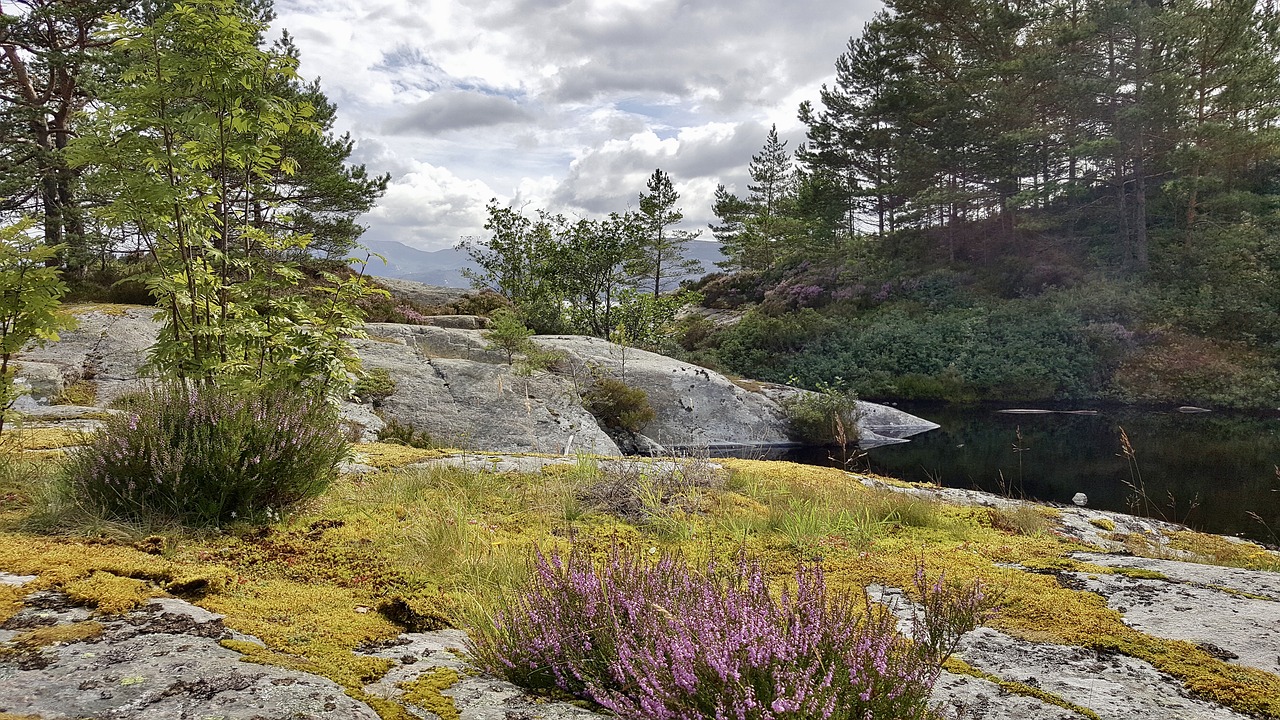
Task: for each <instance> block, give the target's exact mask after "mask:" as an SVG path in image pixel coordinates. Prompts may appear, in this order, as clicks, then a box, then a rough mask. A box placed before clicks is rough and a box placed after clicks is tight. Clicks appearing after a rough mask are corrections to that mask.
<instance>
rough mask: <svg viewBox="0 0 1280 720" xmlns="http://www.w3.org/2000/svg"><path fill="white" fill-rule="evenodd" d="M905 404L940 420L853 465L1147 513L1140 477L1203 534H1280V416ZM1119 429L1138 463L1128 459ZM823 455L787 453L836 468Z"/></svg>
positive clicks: (1154, 505) (1162, 503)
mask: <svg viewBox="0 0 1280 720" xmlns="http://www.w3.org/2000/svg"><path fill="white" fill-rule="evenodd" d="M899 407H901V408H902V409H903V410H906V411H908V412H911V413H914V414H916V415H919V416H920V417H923V418H927V419H929V420H932V421H934V422H936V423H938V424H940V425H942V427H941V428H940V429H938V430H934V431H931V432H928V433H925V434H922V435H917V436H916V437H914V438H912V440H911V442H909V443H906V444H903V445H891V446H886V447H881V448H875V449H873V450H871V451H869V452H868V454H867V457H865V458H863V459H861V460H860V461H858V462H857V465H856V466H857V467H859V468H863V469H865V468H868V466H869V469H870V470H871V471H873V472H877V473H881V474H884V475H889V476H892V477H898V478H902V479H904V480H912V481H920V482H926V481H931V482H937V483H940V484H942V485H946V486H948V487H959V488H977V489H981V490H986V491H989V492H996V493H999V492H1002V491H1003V492H1006V493H1008V494H1012V495H1014V496H1021V497H1027V498H1031V499H1037V500H1048V501H1054V502H1060V503H1069V502H1071V497H1072V496H1073V495H1075V494H1076V493H1077V492H1083V493H1085V494H1086V495H1088V496H1089V506H1090V507H1094V508H1101V509H1105V510H1116V511H1120V512H1135V511H1137V512H1139V513H1141V507H1135V503H1140V500H1139V498H1137V497H1136V493H1135V491H1134V490H1133V489H1132V488H1130V487H1128V486H1127V485H1126V482H1127V483H1131V484H1135V485H1136V484H1138V474H1140V476H1141V482H1142V485H1143V486H1145V490H1146V497H1147V498H1148V501H1149V503H1148V507H1149V508H1150V511H1149V512H1147V513H1146V514H1149V515H1151V516H1153V517H1163V518H1164V519H1167V520H1171V521H1175V522H1183V523H1186V524H1188V525H1191V526H1192V527H1194V528H1196V529H1198V530H1204V531H1206V532H1213V533H1221V534H1225V535H1241V536H1245V537H1250V538H1253V539H1255V540H1261V541H1264V542H1270V543H1278V542H1280V539H1277V537H1276V536H1277V535H1280V480H1278V479H1277V477H1276V469H1275V468H1276V465H1278V464H1280V413H1272V414H1271V415H1270V416H1258V415H1242V414H1228V413H1219V412H1214V413H1207V414H1194V415H1188V414H1183V413H1179V412H1177V411H1176V410H1169V411H1161V410H1153V409H1133V408H1112V409H1106V408H1101V409H1099V410H1098V414H1097V415H1069V414H1062V413H1054V414H1051V415H1007V414H1001V413H998V412H996V410H997V409H999V408H995V407H989V406H979V407H956V406H947V405H915V404H910V405H909V404H906V403H902V404H900V405H899ZM1121 427H1123V428H1124V430H1125V432H1127V433H1128V435H1129V439H1130V442H1131V443H1132V445H1133V449H1134V453H1135V456H1136V460H1137V461H1136V467H1135V465H1134V464H1133V463H1130V462H1129V461H1128V460H1127V459H1126V458H1124V457H1123V456H1121V443H1120V428H1121ZM1019 433H1021V440H1019V439H1018V436H1019ZM1015 446H1016V447H1017V448H1021V450H1020V451H1019V450H1015ZM827 455H828V454H827V453H826V452H821V453H815V452H809V453H802V454H797V455H796V456H794V457H792V458H789V459H796V460H799V461H802V462H811V463H820V464H828V463H829V461H828V460H827ZM1249 512H1253V513H1256V514H1257V515H1258V516H1259V517H1260V518H1261V519H1262V521H1263V522H1265V523H1266V524H1267V525H1269V526H1270V529H1267V527H1264V526H1263V524H1262V522H1259V521H1258V520H1256V519H1254V518H1251V517H1250V516H1249V515H1248V513H1249Z"/></svg>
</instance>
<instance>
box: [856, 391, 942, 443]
mask: <svg viewBox="0 0 1280 720" xmlns="http://www.w3.org/2000/svg"><path fill="white" fill-rule="evenodd" d="M858 427H860V428H863V429H865V430H870V431H872V432H874V433H876V434H877V435H881V436H884V437H889V438H899V439H901V438H909V437H911V436H912V435H919V434H920V433H922V432H928V431H930V430H937V429H938V427H939V425H938V423H935V422H930V421H928V420H925V419H923V418H918V417H916V416H915V415H912V414H911V413H908V412H903V411H902V410H899V409H898V408H894V407H889V406H888V405H879V404H877V403H870V402H864V401H862V400H859V401H858Z"/></svg>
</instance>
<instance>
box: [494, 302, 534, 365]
mask: <svg viewBox="0 0 1280 720" xmlns="http://www.w3.org/2000/svg"><path fill="white" fill-rule="evenodd" d="M531 337H533V331H532V330H530V329H529V328H527V327H525V324H524V322H523V321H522V320H520V318H519V316H517V315H516V314H515V313H513V312H511V311H510V310H507V309H506V308H503V309H501V310H499V311H497V312H495V313H494V314H493V317H492V318H490V322H489V329H488V330H486V331H485V332H484V339H485V340H488V341H489V345H488V347H487V348H486V349H487V350H497V351H499V352H501V353H502V354H504V355H506V356H507V364H508V365H514V364H515V361H516V356H517V355H526V354H528V353H529V352H530V351H532V350H533V349H534V347H535V346H534V344H533V341H532V340H530V339H529V338H531Z"/></svg>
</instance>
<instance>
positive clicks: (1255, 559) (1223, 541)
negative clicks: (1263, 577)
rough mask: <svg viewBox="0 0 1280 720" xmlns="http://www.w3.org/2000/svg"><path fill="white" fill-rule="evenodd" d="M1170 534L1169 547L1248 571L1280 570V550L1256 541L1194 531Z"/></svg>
mask: <svg viewBox="0 0 1280 720" xmlns="http://www.w3.org/2000/svg"><path fill="white" fill-rule="evenodd" d="M1168 535H1169V547H1170V548H1172V549H1174V550H1182V551H1185V552H1189V553H1192V554H1193V555H1195V556H1197V557H1199V558H1201V559H1202V561H1204V562H1210V563H1212V564H1214V565H1226V566H1229V567H1239V568H1247V569H1249V570H1269V571H1273V572H1275V571H1280V553H1275V552H1272V551H1270V550H1266V549H1264V548H1262V547H1260V546H1258V545H1254V544H1253V543H1246V542H1233V541H1231V540H1228V539H1227V538H1225V537H1222V536H1221V535H1206V534H1204V533H1198V532H1191V531H1175V532H1171V533H1168Z"/></svg>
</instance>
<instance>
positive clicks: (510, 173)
mask: <svg viewBox="0 0 1280 720" xmlns="http://www.w3.org/2000/svg"><path fill="white" fill-rule="evenodd" d="M275 5H276V11H277V14H278V15H279V19H278V21H277V26H278V27H282V28H287V29H288V30H289V32H290V33H291V34H292V35H293V36H294V37H295V41H296V43H297V45H298V46H299V48H300V50H301V52H302V67H301V72H302V73H303V74H304V75H306V76H308V77H314V76H317V75H319V76H320V77H321V85H322V87H323V88H324V90H325V92H326V93H328V95H329V97H330V98H331V99H332V100H333V101H334V102H336V103H337V104H338V107H339V118H338V126H339V127H338V130H339V131H340V132H341V131H350V132H351V133H352V135H353V137H354V138H355V139H356V141H357V153H356V159H357V161H359V162H365V163H368V164H369V168H370V170H373V171H376V172H391V173H392V175H393V181H392V185H391V188H390V189H389V191H388V193H387V196H386V197H385V198H384V199H383V201H382V202H381V204H380V205H379V207H378V208H377V209H376V210H375V211H374V212H372V213H370V214H369V215H368V216H367V217H365V218H364V219H363V222H364V223H365V224H366V225H368V226H369V227H370V230H369V234H368V237H370V238H377V239H392V240H399V241H401V242H405V243H407V244H410V245H414V246H417V247H421V248H424V249H435V248H439V247H444V246H447V245H450V244H453V243H454V242H456V241H457V239H458V237H459V236H461V235H476V234H480V233H482V232H483V230H482V226H483V223H484V217H485V215H484V206H485V203H486V202H487V201H488V200H489V198H490V197H494V196H496V197H497V198H498V199H499V200H500V201H501V202H517V203H522V204H523V203H527V204H530V205H533V206H535V207H547V208H548V209H551V210H553V211H556V212H566V213H574V214H582V213H602V212H606V211H609V210H622V209H626V208H627V207H628V206H630V207H634V206H635V204H636V197H637V196H638V194H639V193H640V192H642V191H643V190H644V181H645V179H646V178H647V177H648V176H649V174H651V173H652V172H653V170H654V168H656V167H661V168H662V169H663V170H665V171H667V172H669V173H670V174H671V175H672V178H673V179H674V180H675V181H676V187H677V189H678V190H679V191H680V192H681V193H682V201H681V202H682V205H683V206H684V210H685V215H686V218H687V219H688V222H689V223H690V225H691V227H692V226H704V225H705V223H706V222H707V221H708V220H709V219H710V214H711V213H710V204H711V198H712V195H713V194H714V190H715V186H716V183H717V182H723V183H725V184H726V185H729V186H737V187H738V189H739V191H741V190H743V189H745V178H746V167H747V163H748V162H749V160H750V157H751V154H752V153H754V152H756V151H758V150H759V148H760V146H761V145H762V144H763V142H764V137H765V132H766V131H767V129H768V127H769V125H770V124H774V123H776V124H777V125H778V129H779V132H780V133H781V134H782V135H783V136H784V138H789V139H791V140H792V143H791V147H795V144H796V142H798V141H799V140H800V139H801V138H802V137H803V128H802V127H801V126H800V125H799V123H798V122H797V120H796V118H795V115H796V107H797V105H798V104H799V102H800V101H801V100H803V99H813V98H816V96H817V91H818V87H819V86H820V85H821V83H822V82H824V81H829V80H830V78H831V76H832V75H833V64H834V62H835V59H836V57H837V56H838V55H839V54H840V53H841V52H842V51H843V50H844V47H845V43H846V42H847V40H848V38H849V36H850V35H852V34H856V33H858V32H859V31H860V30H861V27H862V25H863V23H864V22H866V20H868V19H869V18H870V16H871V14H872V13H873V12H874V11H875V10H877V9H878V8H879V6H880V4H879V3H878V2H876V1H875V0H853V2H852V3H850V2H847V1H843V0H842V1H841V2H836V0H795V1H794V2H791V3H787V4H780V3H776V2H771V1H766V0H698V1H697V2H689V1H688V0H467V1H466V2H463V1H462V0H364V1H363V2H360V3H352V2H348V1H347V0H276V2H275Z"/></svg>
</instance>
